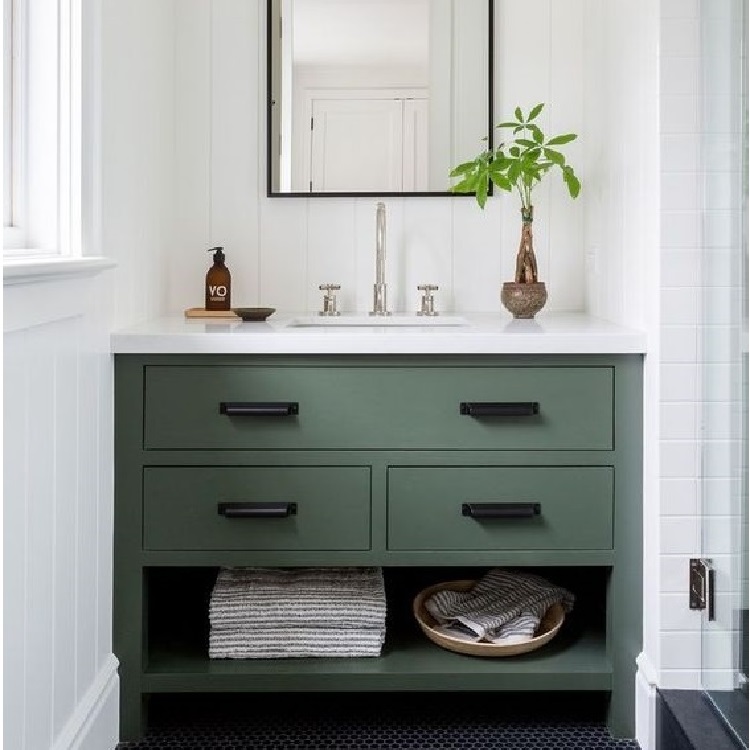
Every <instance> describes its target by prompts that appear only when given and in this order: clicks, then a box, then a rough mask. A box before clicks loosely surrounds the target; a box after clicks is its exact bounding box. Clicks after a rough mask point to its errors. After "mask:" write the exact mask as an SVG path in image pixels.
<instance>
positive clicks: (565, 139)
mask: <svg viewBox="0 0 750 750" xmlns="http://www.w3.org/2000/svg"><path fill="white" fill-rule="evenodd" d="M576 138H578V136H577V135H576V134H575V133H566V134H565V135H558V136H555V137H554V138H552V139H551V140H549V141H547V145H548V146H562V145H563V144H564V143H570V142H571V141H574V140H575V139H576Z"/></svg>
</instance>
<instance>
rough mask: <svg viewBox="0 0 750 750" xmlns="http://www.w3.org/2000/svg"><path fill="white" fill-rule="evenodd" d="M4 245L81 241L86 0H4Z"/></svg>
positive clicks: (30, 251)
mask: <svg viewBox="0 0 750 750" xmlns="http://www.w3.org/2000/svg"><path fill="white" fill-rule="evenodd" d="M3 3H4V8H3V68H4V70H3V104H4V128H3V155H4V174H3V203H4V205H3V211H4V232H3V249H4V255H5V257H8V256H16V257H17V256H40V255H41V256H56V255H66V256H70V255H72V256H75V255H79V254H80V248H81V0H3Z"/></svg>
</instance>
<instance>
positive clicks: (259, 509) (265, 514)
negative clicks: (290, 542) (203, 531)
mask: <svg viewBox="0 0 750 750" xmlns="http://www.w3.org/2000/svg"><path fill="white" fill-rule="evenodd" d="M217 510H218V513H219V515H220V516H224V518H288V517H289V516H296V515H297V503H219V505H218V507H217Z"/></svg>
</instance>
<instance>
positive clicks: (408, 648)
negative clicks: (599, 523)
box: [142, 626, 612, 692]
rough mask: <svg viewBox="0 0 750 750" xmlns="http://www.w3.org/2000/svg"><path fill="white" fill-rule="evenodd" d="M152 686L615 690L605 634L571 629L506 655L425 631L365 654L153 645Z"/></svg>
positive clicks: (146, 680) (148, 685)
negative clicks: (460, 645) (468, 652)
mask: <svg viewBox="0 0 750 750" xmlns="http://www.w3.org/2000/svg"><path fill="white" fill-rule="evenodd" d="M142 682H143V687H144V689H145V690H147V691H149V692H180V691H183V690H186V691H192V690H203V691H206V692H211V691H221V690H225V691H261V692H262V691H272V690H283V691H308V690H310V691H312V690H314V691H321V690H322V691H350V690H351V691H379V690H400V691H411V690H413V691H443V690H446V691H450V690H609V689H610V688H611V685H612V666H611V664H610V662H609V659H608V658H607V654H606V648H605V639H604V634H603V633H601V632H599V633H597V632H588V633H580V634H575V633H573V634H571V633H566V632H565V631H564V626H563V630H562V631H561V633H560V635H559V636H558V637H557V638H556V639H555V640H554V641H552V642H550V643H549V644H547V645H546V646H544V647H543V648H541V649H539V650H538V651H535V652H532V653H530V654H525V655H522V656H514V657H508V658H499V659H487V658H481V657H473V656H464V655H461V654H454V653H452V652H449V651H446V650H444V649H442V648H440V647H438V646H436V645H434V644H433V643H431V642H430V641H427V640H426V639H421V638H420V637H419V636H417V635H414V636H412V637H409V636H406V635H403V636H399V637H397V638H395V639H394V640H393V642H391V643H387V644H386V646H385V648H384V649H383V653H382V655H381V656H379V657H373V658H360V659H241V660H235V659H209V658H208V655H207V654H206V651H205V649H198V648H194V649H192V650H191V649H189V648H186V649H185V650H174V651H167V650H161V649H158V648H154V649H152V650H151V654H150V658H149V663H148V666H147V669H146V671H145V673H144V675H143V678H142Z"/></svg>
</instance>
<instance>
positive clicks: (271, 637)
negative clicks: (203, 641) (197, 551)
mask: <svg viewBox="0 0 750 750" xmlns="http://www.w3.org/2000/svg"><path fill="white" fill-rule="evenodd" d="M385 616H386V600H385V584H384V580H383V571H382V569H381V568H377V567H370V568H356V567H338V568H335V567H334V568H222V569H221V570H220V571H219V575H218V576H217V578H216V583H215V584H214V587H213V590H212V592H211V598H210V602H209V623H210V626H211V627H210V632H209V656H210V657H211V658H213V659H278V658H303V657H319V656H329V657H347V656H356V657H359V656H379V655H380V651H381V648H382V646H383V642H384V640H385Z"/></svg>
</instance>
